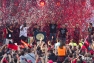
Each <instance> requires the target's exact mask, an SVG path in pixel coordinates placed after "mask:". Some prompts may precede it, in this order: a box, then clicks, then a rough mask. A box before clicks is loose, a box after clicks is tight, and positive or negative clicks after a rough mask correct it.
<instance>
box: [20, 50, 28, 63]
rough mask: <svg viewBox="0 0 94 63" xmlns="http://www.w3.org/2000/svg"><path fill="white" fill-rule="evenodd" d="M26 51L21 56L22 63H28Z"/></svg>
mask: <svg viewBox="0 0 94 63" xmlns="http://www.w3.org/2000/svg"><path fill="white" fill-rule="evenodd" d="M24 55H25V54H24V51H22V52H21V56H20V63H27V59H26V58H25V56H24Z"/></svg>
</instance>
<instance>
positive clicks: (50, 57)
mask: <svg viewBox="0 0 94 63" xmlns="http://www.w3.org/2000/svg"><path fill="white" fill-rule="evenodd" d="M48 60H52V61H53V62H56V60H57V58H56V55H55V54H54V53H53V50H50V53H49V55H48Z"/></svg>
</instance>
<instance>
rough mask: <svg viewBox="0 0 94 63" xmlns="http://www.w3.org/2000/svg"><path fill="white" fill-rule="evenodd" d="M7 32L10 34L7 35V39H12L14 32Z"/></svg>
mask: <svg viewBox="0 0 94 63" xmlns="http://www.w3.org/2000/svg"><path fill="white" fill-rule="evenodd" d="M7 32H8V34H7V36H6V38H7V39H12V32H11V31H9V30H8V29H7Z"/></svg>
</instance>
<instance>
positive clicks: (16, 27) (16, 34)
mask: <svg viewBox="0 0 94 63" xmlns="http://www.w3.org/2000/svg"><path fill="white" fill-rule="evenodd" d="M13 31H14V32H13V40H14V43H17V44H20V42H19V41H20V39H19V33H20V29H19V24H18V23H15V25H14V28H13Z"/></svg>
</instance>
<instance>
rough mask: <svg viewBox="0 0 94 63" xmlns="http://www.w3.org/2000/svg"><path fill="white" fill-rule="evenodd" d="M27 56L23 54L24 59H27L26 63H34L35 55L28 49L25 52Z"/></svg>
mask: <svg viewBox="0 0 94 63" xmlns="http://www.w3.org/2000/svg"><path fill="white" fill-rule="evenodd" d="M27 52H28V53H27V54H25V58H26V59H27V61H28V62H30V61H31V62H32V63H35V61H36V59H35V54H34V53H33V52H31V50H30V49H28V50H27Z"/></svg>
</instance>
